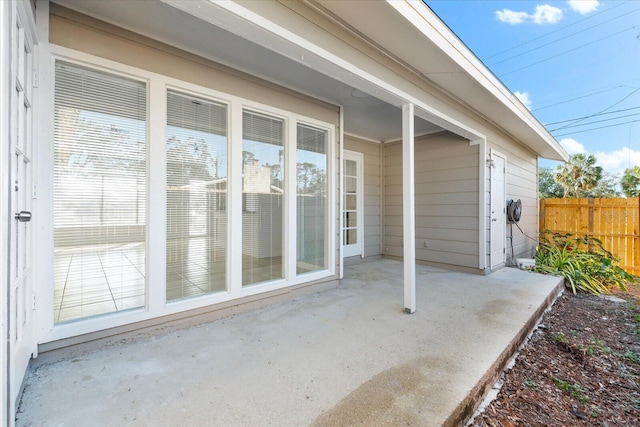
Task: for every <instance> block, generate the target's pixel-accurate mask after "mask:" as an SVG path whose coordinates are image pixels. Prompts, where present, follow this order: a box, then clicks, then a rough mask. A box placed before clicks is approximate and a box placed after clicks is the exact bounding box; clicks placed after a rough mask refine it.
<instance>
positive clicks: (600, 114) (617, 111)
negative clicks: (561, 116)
mask: <svg viewBox="0 0 640 427" xmlns="http://www.w3.org/2000/svg"><path fill="white" fill-rule="evenodd" d="M638 108H640V106H639V107H631V108H624V109H622V110H615V111H609V112H606V113H599V114H592V115H591V116H584V117H575V118H573V119H567V120H561V121H559V122H551V123H545V124H544V126H549V125H558V124H560V123H567V122H573V121H574V120H579V119H588V118H591V117H597V116H604V115H607V114H615V113H623V112H625V111H630V110H637V109H638Z"/></svg>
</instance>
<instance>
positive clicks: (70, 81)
mask: <svg viewBox="0 0 640 427" xmlns="http://www.w3.org/2000/svg"><path fill="white" fill-rule="evenodd" d="M54 96H55V101H54V102H55V113H54V115H55V124H54V183H53V187H54V246H55V266H54V269H55V292H54V295H55V310H54V314H55V321H56V322H63V321H69V320H75V319H80V318H84V317H88V316H93V315H98V314H105V313H110V312H114V311H119V310H124V309H129V308H135V307H141V306H144V305H145V294H146V291H145V277H144V274H145V216H146V214H145V200H146V199H145V193H146V174H145V171H146V164H145V159H146V126H147V125H146V117H147V105H146V104H147V94H146V85H145V83H143V82H139V81H135V80H131V79H128V78H124V77H121V76H116V75H113V74H109V73H106V72H102V71H97V70H93V69H89V68H85V67H82V66H79V65H76V64H71V63H68V62H64V61H56V65H55V95H54Z"/></svg>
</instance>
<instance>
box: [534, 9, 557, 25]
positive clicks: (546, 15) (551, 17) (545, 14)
mask: <svg viewBox="0 0 640 427" xmlns="http://www.w3.org/2000/svg"><path fill="white" fill-rule="evenodd" d="M561 19H562V9H559V8H557V7H554V6H551V5H548V4H542V5H540V4H539V5H537V6H536V11H535V12H534V13H533V15H531V20H532V21H533V22H534V23H536V24H555V23H556V22H559V21H560V20H561Z"/></svg>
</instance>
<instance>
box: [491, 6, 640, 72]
mask: <svg viewBox="0 0 640 427" xmlns="http://www.w3.org/2000/svg"><path fill="white" fill-rule="evenodd" d="M636 12H640V9H636V10H634V11H633V12H629V13H623V14H622V15H618V16H616V17H614V18H611V19H608V20H606V21H602V22H600V23H599V24H595V25H592V26H590V27H587V28H583V29H582V30H580V31H576V32H575V33H571V34H568V35H566V36H564V37H563V38H561V39H556V40H552V41H550V42H548V43H545V44H542V45H540V46H538V47H534V48H531V49H529V50H525V51H523V52H520V53H518V54H517V55H513V56H509V57H508V58H505V59H503V60H501V61H498V62H494V63H493V64H489V67H493V66H494V65H498V64H502V63H503V62H507V61H510V60H512V59H514V58H518V57H519V56H522V55H526V54H528V53H531V52H533V51H535V50H538V49H542V48H543V47H547V46H549V45H552V44H554V43H558V42H561V41H564V40H566V39H568V38H569V37H572V36H575V35H576V34H580V33H584V32H585V31H589V30H591V29H593V28H595V27H599V26H600V25H604V24H606V23H608V22H611V21H614V20H616V19H619V18H622V17H626V16H628V15H631V14H632V13H636ZM565 28H566V27H565Z"/></svg>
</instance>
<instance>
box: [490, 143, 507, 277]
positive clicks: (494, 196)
mask: <svg viewBox="0 0 640 427" xmlns="http://www.w3.org/2000/svg"><path fill="white" fill-rule="evenodd" d="M506 167H507V159H506V157H505V156H504V155H502V154H500V153H498V152H496V151H493V150H491V172H490V174H491V207H490V209H491V222H490V226H489V227H490V229H491V268H495V267H498V266H500V265H503V264H504V263H505V260H506V258H505V257H506V252H505V241H506V223H507V219H506V218H507V214H506V185H505V184H506V180H505V175H506Z"/></svg>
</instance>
